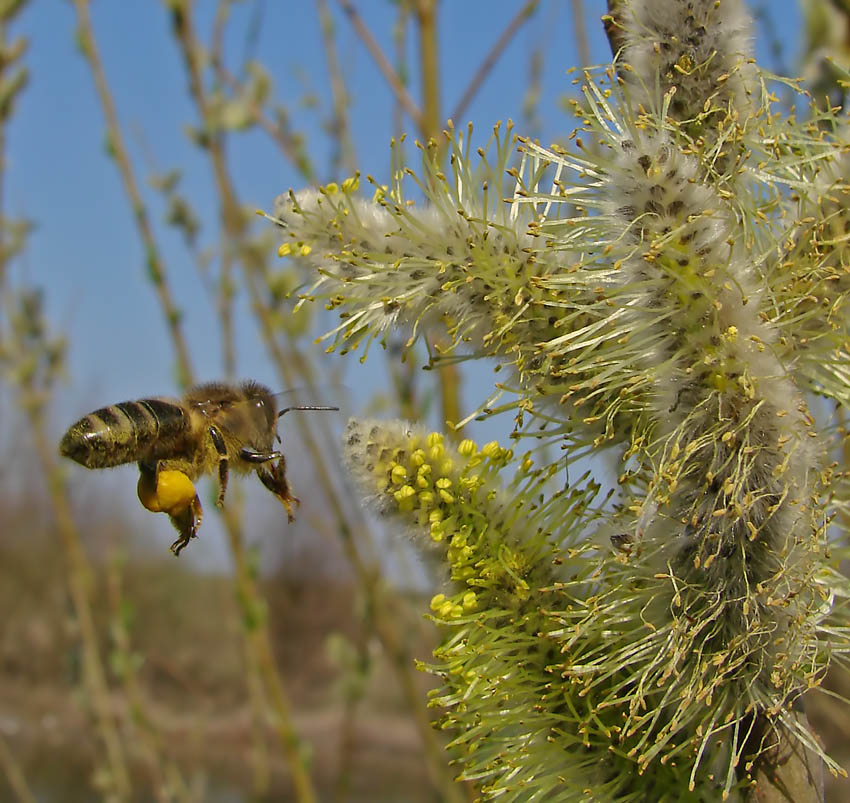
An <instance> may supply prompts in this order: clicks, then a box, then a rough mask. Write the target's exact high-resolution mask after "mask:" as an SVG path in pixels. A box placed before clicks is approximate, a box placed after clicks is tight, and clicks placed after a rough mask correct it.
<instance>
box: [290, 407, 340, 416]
mask: <svg viewBox="0 0 850 803" xmlns="http://www.w3.org/2000/svg"><path fill="white" fill-rule="evenodd" d="M290 410H337V411H338V410H339V407H326V406H321V405H315V404H299V405H298V406H297V407H284V408H283V409H282V410H281V411H280V412H279V413H278V414H277V417H278V418H280V417H281V416H283V415H284V414H285V413H288V412H289V411H290Z"/></svg>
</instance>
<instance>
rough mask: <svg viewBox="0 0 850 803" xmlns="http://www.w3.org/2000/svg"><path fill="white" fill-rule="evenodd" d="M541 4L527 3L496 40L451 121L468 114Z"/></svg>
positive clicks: (576, 0)
mask: <svg viewBox="0 0 850 803" xmlns="http://www.w3.org/2000/svg"><path fill="white" fill-rule="evenodd" d="M539 2H540V0H528V2H526V4H525V5H524V6H523V7H522V8H521V9H520V10H519V11H518V12H517V13H516V15H515V16H514V18H513V19H512V20H511V21H510V22H509V23H508V26H507V27H506V28H505V30H504V31H502V35H501V36H500V37H499V38H498V39H497V40H496V43H495V44H494V45H493V47H492V48H490V52H489V53H488V54H487V55H486V56H485V57H484V61H482V62H481V66H480V67H479V68H478V69H477V70H476V71H475V75H473V76H472V80H471V81H470V82H469V84H468V85H467V87H466V89H465V90H464V92H463V94H462V95H461V96H460V100H459V101H458V102H457V105H456V106H455V109H454V111H453V112H452V115H451V119H452V120H454V121H455V123H457V122H458V121H459V120H461V118H462V117H463V115H464V114H466V110H467V108H468V107H469V104H470V103H472V99H473V98H474V97H475V93H476V92H478V90H479V89H480V88H481V85H482V84H483V83H484V79H485V78H486V77H487V75H488V73H489V72H490V70H492V69H493V65H494V64H495V63H496V62H497V61H498V59H499V56H501V55H502V53H504V51H505V48H507V46H508V43H509V42H510V41H511V39H513V37H514V36H515V35H516V32H517V31H518V30H519V29H520V28H521V27H522V26H523V23H525V21H526V20H527V19H529V18H530V17H531V15H532V14H533V13H534V12H535V11H536V10H537V6H538V4H539ZM576 2H579V3H580V2H581V0H573V3H574V4H575V3H576Z"/></svg>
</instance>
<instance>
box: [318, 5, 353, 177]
mask: <svg viewBox="0 0 850 803" xmlns="http://www.w3.org/2000/svg"><path fill="white" fill-rule="evenodd" d="M316 10H317V12H318V14H319V27H320V28H321V31H322V44H323V45H324V49H325V61H326V62H327V64H328V76H329V77H330V83H331V103H332V106H333V113H332V116H331V136H332V138H333V139H334V140H335V141H336V143H337V151H338V155H337V156H336V158H335V159H334V162H339V163H340V164H341V165H342V167H343V169H344V170H345V171H346V172H347V173H348V174H349V175H354V173H355V172H356V170H357V156H356V154H355V152H354V142H353V141H352V139H351V127H350V125H349V124H348V106H349V93H348V90H347V89H346V87H345V79H344V78H343V76H342V70H340V68H339V59H338V58H337V52H336V44H335V42H334V23H333V18H332V17H331V14H330V11H329V9H328V4H327V0H316ZM336 166H337V165H335V164H332V167H336Z"/></svg>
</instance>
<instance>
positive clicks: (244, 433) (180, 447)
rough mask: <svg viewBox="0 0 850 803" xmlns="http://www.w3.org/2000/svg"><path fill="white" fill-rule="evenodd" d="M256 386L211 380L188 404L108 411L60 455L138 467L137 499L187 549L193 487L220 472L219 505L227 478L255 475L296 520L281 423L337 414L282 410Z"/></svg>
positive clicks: (193, 530) (134, 404)
mask: <svg viewBox="0 0 850 803" xmlns="http://www.w3.org/2000/svg"><path fill="white" fill-rule="evenodd" d="M284 395H285V394H277V395H275V394H273V393H271V391H270V390H269V389H268V388H267V387H265V386H263V385H261V384H259V383H257V382H250V381H249V382H243V383H241V384H239V385H228V384H224V383H218V382H210V383H208V384H204V385H198V386H197V387H194V388H192V389H191V390H190V391H189V392H188V393H186V395H185V396H184V397H183V398H182V399H168V398H152V399H139V400H138V401H125V402H121V403H120V404H113V405H111V406H109V407H102V408H101V409H99V410H95V411H94V412H93V413H89V414H88V415H87V416H85V417H83V418H81V419H80V420H79V421H77V423H76V424H74V425H73V426H72V427H71V428H70V429H69V430H68V431H67V432H66V433H65V435H64V436H63V438H62V440H61V442H60V444H59V452H60V453H61V454H62V455H63V456H65V457H69V458H71V460H75V461H76V462H77V463H80V464H81V465H83V466H85V467H86V468H109V467H111V466H120V465H123V464H125V463H133V462H137V463H138V464H139V472H140V476H139V483H138V495H139V500H140V501H141V503H142V504H143V505H144V506H145V507H146V508H147V509H148V510H151V511H154V512H164V513H167V514H168V515H169V517H170V519H171V522H172V524H174V526H175V527H176V528H177V531H178V532H179V533H180V537H179V538H178V539H177V540H176V541H175V542H174V543H173V544H172V545H171V551H172V552H173V553H174V554H175V555H179V554H180V551H181V550H182V549H183V548H184V547H185V546H186V544H188V543H189V541H191V540H192V539H193V538H195V537H196V536H197V533H198V527H199V526H200V524H201V519H202V517H203V509H202V508H201V502H200V500H199V499H198V494H197V493H196V491H195V486H194V481H195V480H197V479H198V477H200V476H201V475H203V474H213V473H217V474H218V481H219V490H218V499H217V502H216V504H217V505H218V506H219V507H221V506H222V505H223V504H224V495H225V493H226V491H227V478H228V473H229V471H230V470H231V469H232V470H234V471H236V472H238V473H240V474H247V473H248V472H250V471H256V473H257V476H258V477H259V478H260V481H261V482H262V483H263V485H265V486H266V488H268V489H269V490H270V491H271V492H272V493H273V494H274V495H275V496H276V497H277V498H278V499H280V501H281V502H283V506H284V507H285V508H286V513H287V516H288V518H289V521H293V520H294V516H293V506H294V505H297V504H298V503H299V501H298V499H297V498H296V497H295V496H293V495H292V493H291V491H290V488H289V483H288V482H287V479H286V458H285V457H284V456H283V453H282V452H280V451H278V450H277V449H275V439H277V441H278V442H280V436H279V435H278V434H277V420H278V419H279V418H280V417H281V416H282V415H284V414H285V413H288V412H289V411H290V410H338V409H339V408H338V407H329V406H319V405H301V406H291V407H285V408H284V409H282V410H278V401H279V397H280V396H284Z"/></svg>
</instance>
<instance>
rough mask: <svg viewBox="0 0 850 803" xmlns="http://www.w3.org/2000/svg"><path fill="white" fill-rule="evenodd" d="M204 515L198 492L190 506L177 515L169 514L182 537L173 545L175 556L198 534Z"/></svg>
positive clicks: (172, 549)
mask: <svg viewBox="0 0 850 803" xmlns="http://www.w3.org/2000/svg"><path fill="white" fill-rule="evenodd" d="M203 516H204V511H203V508H202V507H201V500H200V499H198V496H197V494H196V495H195V498H194V499H193V500H192V501H191V502H190V503H189V505H188V507H186V508H184V509H183V510H182V511H180V512H179V513H177V514H175V515H173V516H172V515H169V518H170V519H171V523H172V524H173V525H174V526H175V527H176V528H177V532H179V533H180V537H179V538H178V539H177V540H176V541H175V542H174V543H173V544H172V545H171V551H172V552H173V553H174V555H175V557H177V556H179V555H180V550H181V549H183V547H185V546H186V544H188V543H189V541H191V540H192V539H193V538H197V536H198V527H200V526H201V519H202V518H203Z"/></svg>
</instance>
